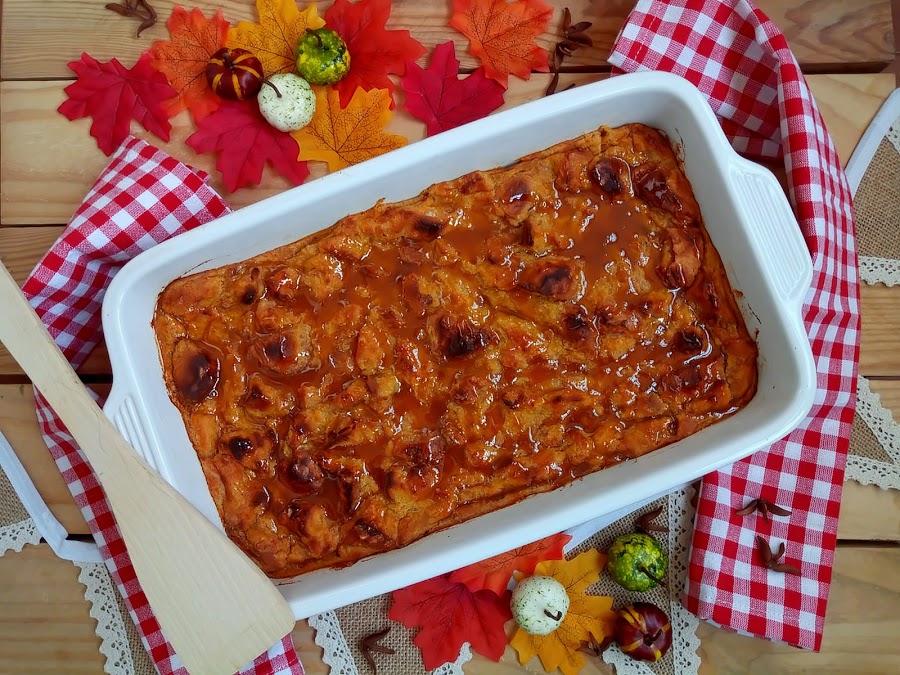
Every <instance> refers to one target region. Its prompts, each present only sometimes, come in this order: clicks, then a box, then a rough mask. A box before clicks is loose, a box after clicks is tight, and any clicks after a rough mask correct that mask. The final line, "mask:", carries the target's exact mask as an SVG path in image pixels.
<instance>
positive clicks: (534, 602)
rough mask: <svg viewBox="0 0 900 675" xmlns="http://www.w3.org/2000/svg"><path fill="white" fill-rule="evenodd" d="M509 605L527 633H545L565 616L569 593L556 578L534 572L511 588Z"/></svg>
mask: <svg viewBox="0 0 900 675" xmlns="http://www.w3.org/2000/svg"><path fill="white" fill-rule="evenodd" d="M510 608H511V609H512V613H513V618H514V619H515V620H516V623H518V624H519V626H521V627H522V630H524V631H525V632H526V633H531V634H532V635H548V634H550V633H552V632H553V631H555V630H556V629H557V628H559V625H560V624H561V623H562V622H563V619H565V618H566V612H568V611H569V594H568V593H566V588H565V586H563V585H562V584H561V583H559V582H558V581H557V580H556V579H553V578H552V577H543V576H540V575H536V576H533V577H528V578H527V579H522V581H520V582H519V583H518V585H517V586H516V587H515V589H513V592H512V600H511V601H510Z"/></svg>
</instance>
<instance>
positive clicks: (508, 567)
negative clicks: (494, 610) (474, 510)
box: [450, 534, 572, 595]
mask: <svg viewBox="0 0 900 675" xmlns="http://www.w3.org/2000/svg"><path fill="white" fill-rule="evenodd" d="M571 538H572V537H571V536H570V535H568V534H554V535H553V536H552V537H547V538H546V539H541V540H540V541H536V542H534V543H533V544H527V545H526V546H520V547H519V548H514V549H513V550H512V551H507V552H506V553H501V554H500V555H496V556H494V557H493V558H488V559H487V560H482V561H481V562H477V563H474V564H473V565H468V566H467V567H461V568H460V569H458V570H456V571H455V572H451V573H450V580H451V581H458V582H459V583H462V584H465V585H466V586H468V588H469V590H471V591H473V592H474V591H480V590H482V589H487V590H489V591H493V592H494V593H496V594H497V595H501V594H502V593H503V592H504V591H505V590H506V586H507V585H508V584H509V580H510V578H511V577H512V574H513V572H521V573H522V574H524V575H526V576H530V575H532V574H534V568H535V567H536V566H537V564H538V563H539V562H542V561H544V560H562V558H563V548H564V547H565V545H566V544H567V543H569V540H570V539H571Z"/></svg>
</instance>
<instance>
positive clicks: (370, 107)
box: [291, 87, 407, 171]
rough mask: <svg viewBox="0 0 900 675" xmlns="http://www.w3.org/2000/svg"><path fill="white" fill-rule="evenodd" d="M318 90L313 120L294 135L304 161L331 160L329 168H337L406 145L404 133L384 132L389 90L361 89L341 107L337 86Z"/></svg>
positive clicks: (388, 108)
mask: <svg viewBox="0 0 900 675" xmlns="http://www.w3.org/2000/svg"><path fill="white" fill-rule="evenodd" d="M314 89H315V91H316V114H315V116H314V117H313V119H312V122H311V123H310V124H309V126H306V127H304V128H303V129H301V130H300V131H295V132H293V133H292V134H291V135H292V136H293V137H294V138H295V139H297V142H298V143H299V144H300V155H299V157H298V159H300V160H301V161H302V160H318V161H320V162H327V163H328V170H329V171H337V170H338V169H343V168H344V167H345V166H350V165H351V164H358V163H359V162H362V161H365V160H367V159H371V158H372V157H377V156H378V155H383V154H384V153H386V152H388V151H390V150H396V149H397V148H399V147H402V146H404V145H406V143H407V140H406V139H405V138H404V137H403V136H398V135H396V134H389V133H385V131H384V127H385V126H386V125H387V123H388V122H389V121H390V119H391V96H390V94H389V93H388V91H387V90H386V89H373V90H372V91H363V90H362V89H357V90H356V93H355V94H353V98H352V99H350V103H348V104H347V107H346V108H341V100H340V95H339V94H338V92H336V91H335V90H334V89H331V88H330V87H314Z"/></svg>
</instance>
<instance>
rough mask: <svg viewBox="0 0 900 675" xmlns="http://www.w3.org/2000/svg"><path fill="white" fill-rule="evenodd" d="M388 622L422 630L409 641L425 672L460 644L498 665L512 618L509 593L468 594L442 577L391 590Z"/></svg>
mask: <svg viewBox="0 0 900 675" xmlns="http://www.w3.org/2000/svg"><path fill="white" fill-rule="evenodd" d="M388 618H389V619H393V620H394V621H399V622H400V623H402V624H403V625H404V626H406V627H407V628H417V627H421V630H420V631H419V632H418V633H417V634H416V637H415V638H414V639H413V642H414V643H415V644H416V646H418V648H419V650H420V651H421V652H422V660H423V661H424V662H425V667H426V668H427V669H428V670H431V669H432V668H437V667H438V666H440V665H441V664H443V663H447V662H448V661H453V660H455V659H456V657H457V656H459V650H460V649H461V648H462V645H463V643H464V642H469V643H471V645H472V649H474V650H475V651H476V652H478V653H479V654H481V655H482V656H486V657H488V658H489V659H493V660H494V661H497V660H499V659H500V657H501V656H502V655H503V652H504V650H505V649H506V632H505V630H504V629H503V624H504V623H506V622H507V621H509V620H510V619H511V618H512V612H511V611H510V609H509V591H506V592H505V593H503V594H502V595H497V594H496V593H493V592H491V591H488V590H481V591H478V592H475V593H473V592H472V591H470V590H469V589H468V588H467V587H466V585H465V584H461V583H457V582H455V581H450V575H448V574H444V575H441V576H439V577H434V578H433V579H428V580H427V581H423V582H421V583H418V584H413V585H412V586H408V587H407V588H401V589H400V590H399V591H394V603H393V605H391V609H390V611H388Z"/></svg>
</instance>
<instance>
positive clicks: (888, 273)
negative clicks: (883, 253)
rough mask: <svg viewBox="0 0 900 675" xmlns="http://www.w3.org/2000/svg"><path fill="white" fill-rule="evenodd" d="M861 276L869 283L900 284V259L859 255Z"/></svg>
mask: <svg viewBox="0 0 900 675" xmlns="http://www.w3.org/2000/svg"><path fill="white" fill-rule="evenodd" d="M859 278H860V279H862V280H863V281H864V282H866V283H867V284H884V285H885V286H896V285H897V284H900V260H891V259H890V258H875V257H873V256H868V255H861V256H859Z"/></svg>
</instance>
